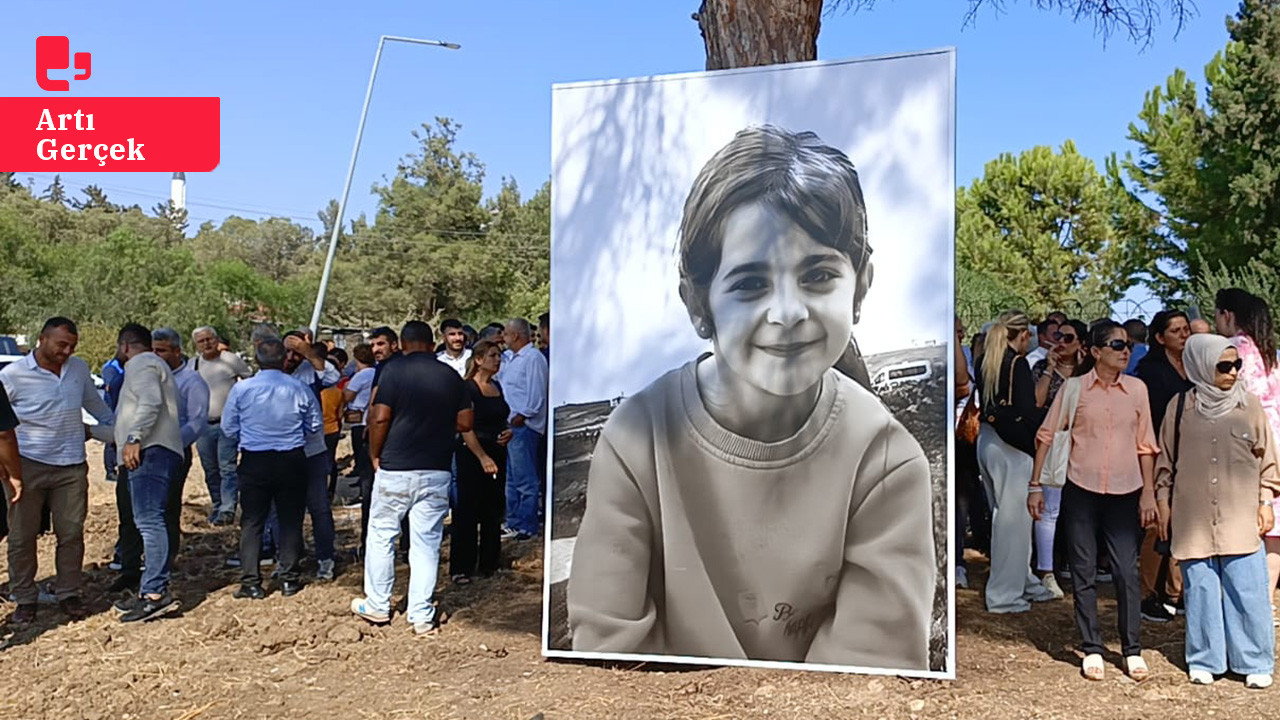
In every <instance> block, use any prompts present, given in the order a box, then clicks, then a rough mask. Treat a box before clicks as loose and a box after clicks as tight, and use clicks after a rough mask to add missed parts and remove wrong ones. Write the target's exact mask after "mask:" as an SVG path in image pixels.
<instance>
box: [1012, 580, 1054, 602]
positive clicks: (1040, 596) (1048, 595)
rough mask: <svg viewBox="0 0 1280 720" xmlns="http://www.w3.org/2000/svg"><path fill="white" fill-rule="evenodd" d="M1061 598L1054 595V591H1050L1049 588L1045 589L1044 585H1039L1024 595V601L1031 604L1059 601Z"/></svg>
mask: <svg viewBox="0 0 1280 720" xmlns="http://www.w3.org/2000/svg"><path fill="white" fill-rule="evenodd" d="M1059 592H1061V590H1059ZM1061 597H1062V596H1061V595H1054V594H1053V591H1052V590H1050V589H1049V588H1048V587H1045V585H1044V584H1043V583H1042V584H1040V585H1037V586H1036V587H1034V588H1032V589H1031V590H1028V591H1027V592H1024V593H1022V599H1024V600H1030V601H1031V602H1049V601H1051V600H1057V599H1059V598H1061Z"/></svg>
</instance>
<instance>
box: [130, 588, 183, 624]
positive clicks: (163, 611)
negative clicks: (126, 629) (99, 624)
mask: <svg viewBox="0 0 1280 720" xmlns="http://www.w3.org/2000/svg"><path fill="white" fill-rule="evenodd" d="M177 609H178V602H177V601H176V600H174V599H173V596H172V595H170V594H169V593H165V594H164V595H163V596H162V597H160V598H159V599H152V598H149V597H146V596H140V597H139V598H138V599H137V600H135V601H134V603H133V609H131V610H129V611H128V612H126V613H125V614H123V615H121V616H120V622H145V621H147V620H155V619H156V618H158V617H163V616H165V615H168V614H169V613H171V612H173V611H174V610H177Z"/></svg>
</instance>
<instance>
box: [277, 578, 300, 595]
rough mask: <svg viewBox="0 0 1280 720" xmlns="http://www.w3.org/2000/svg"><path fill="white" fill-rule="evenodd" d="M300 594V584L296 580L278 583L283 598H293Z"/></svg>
mask: <svg viewBox="0 0 1280 720" xmlns="http://www.w3.org/2000/svg"><path fill="white" fill-rule="evenodd" d="M300 592H302V582H301V581H298V580H285V581H284V582H282V583H280V594H281V595H283V596H285V597H293V596H294V595H297V594H298V593H300Z"/></svg>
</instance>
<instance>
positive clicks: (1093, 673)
mask: <svg viewBox="0 0 1280 720" xmlns="http://www.w3.org/2000/svg"><path fill="white" fill-rule="evenodd" d="M1105 672H1106V668H1105V666H1104V665H1103V664H1102V655H1100V654H1098V653H1091V654H1089V655H1085V656H1084V662H1083V663H1081V665H1080V674H1081V675H1083V676H1084V679H1085V680H1094V681H1097V680H1101V679H1102V677H1103V675H1104V674H1105Z"/></svg>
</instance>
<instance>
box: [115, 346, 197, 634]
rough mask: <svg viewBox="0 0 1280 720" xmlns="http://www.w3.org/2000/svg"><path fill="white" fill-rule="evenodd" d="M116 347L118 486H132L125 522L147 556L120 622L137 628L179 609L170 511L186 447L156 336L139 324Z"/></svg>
mask: <svg viewBox="0 0 1280 720" xmlns="http://www.w3.org/2000/svg"><path fill="white" fill-rule="evenodd" d="M117 346H118V348H119V352H120V355H121V356H122V357H124V358H125V360H126V362H125V365H124V385H123V386H122V387H121V388H120V400H119V404H118V405H117V407H116V421H115V442H116V448H117V449H118V450H119V455H120V465H121V468H122V471H121V474H120V480H119V482H118V483H117V486H119V485H125V484H127V485H128V489H127V490H128V492H127V495H128V497H127V498H125V500H124V502H123V503H122V504H121V515H120V518H121V525H122V526H123V525H124V524H125V521H126V520H128V521H130V523H129V524H130V525H132V526H133V527H135V528H136V532H137V534H138V535H139V536H140V538H141V541H142V543H141V544H142V551H143V554H144V555H145V556H146V566H145V568H143V569H142V571H141V576H142V577H141V584H140V587H139V588H138V595H137V597H136V598H135V599H134V600H133V602H126V603H124V604H123V606H122V607H120V608H119V609H121V610H122V611H124V614H123V615H121V616H120V620H121V622H138V621H145V620H152V619H155V618H158V617H160V616H162V615H165V614H167V613H169V612H172V611H173V610H174V609H176V608H177V604H176V602H175V601H174V599H173V596H172V595H170V594H169V533H168V530H167V528H166V524H165V505H166V503H167V499H168V496H169V485H170V483H171V482H172V480H173V477H174V476H175V475H176V474H177V471H178V467H179V466H180V465H181V464H182V450H183V448H184V447H185V446H184V445H183V444H182V429H181V422H180V420H179V410H178V404H179V401H178V386H177V383H175V382H174V379H173V371H172V370H170V368H169V366H168V364H166V363H165V361H164V360H162V359H161V358H160V357H159V356H157V355H156V354H155V353H153V352H151V331H150V330H147V329H146V328H145V327H142V326H141V325H138V324H136V323H130V324H128V325H125V326H124V327H123V328H122V329H121V330H120V334H119V336H118V338H117ZM192 439H193V440H194V437H193V438H192ZM118 497H119V496H118ZM130 515H131V516H130ZM120 554H121V560H122V562H124V563H131V562H134V561H136V560H137V557H138V556H137V553H136V547H135V548H134V551H133V552H130V551H129V549H128V548H127V547H126V546H123V545H122V547H121V552H120ZM131 555H132V557H131ZM122 572H123V571H122Z"/></svg>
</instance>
